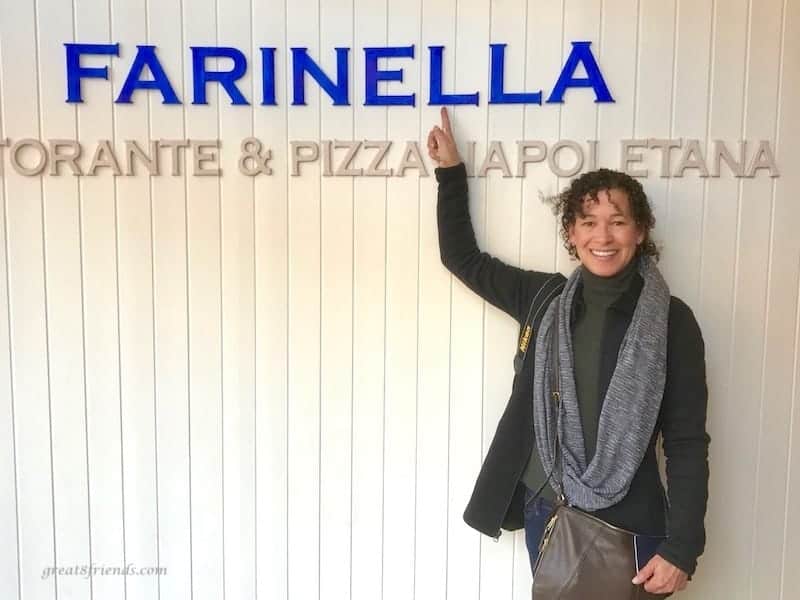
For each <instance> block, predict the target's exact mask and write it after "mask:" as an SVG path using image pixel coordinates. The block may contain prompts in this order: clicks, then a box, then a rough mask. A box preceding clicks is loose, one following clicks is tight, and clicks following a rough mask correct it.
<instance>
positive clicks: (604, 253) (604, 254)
mask: <svg viewBox="0 0 800 600" xmlns="http://www.w3.org/2000/svg"><path fill="white" fill-rule="evenodd" d="M589 252H591V253H592V256H596V257H597V258H611V257H612V256H614V255H615V254H616V253H617V252H618V250H589Z"/></svg>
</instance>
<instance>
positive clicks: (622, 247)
mask: <svg viewBox="0 0 800 600" xmlns="http://www.w3.org/2000/svg"><path fill="white" fill-rule="evenodd" d="M582 209H583V214H579V215H576V217H575V222H574V223H572V224H571V225H570V226H569V242H570V244H572V245H573V246H575V251H576V252H577V254H578V258H579V259H580V261H581V264H583V266H584V267H585V268H587V269H589V271H590V272H592V273H594V274H595V275H598V276H600V277H611V276H612V275H616V274H617V273H619V272H620V271H622V270H623V269H624V268H625V267H626V266H627V265H628V263H630V262H631V260H633V258H634V257H635V256H636V248H637V246H638V245H639V244H641V243H642V241H643V240H644V232H643V231H642V228H641V227H639V226H638V225H637V224H636V222H635V221H634V219H633V216H632V215H631V207H630V202H629V201H628V195H627V194H626V193H625V192H624V191H622V190H619V189H616V188H612V189H610V190H599V191H598V192H597V201H596V202H595V201H594V200H593V199H592V198H591V196H588V195H587V196H586V197H585V198H584V199H583V207H582Z"/></svg>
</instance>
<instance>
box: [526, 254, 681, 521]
mask: <svg viewBox="0 0 800 600" xmlns="http://www.w3.org/2000/svg"><path fill="white" fill-rule="evenodd" d="M638 268H639V273H640V274H641V276H642V278H643V279H644V287H643V288H642V292H641V295H640V296H639V301H638V303H637V305H636V309H635V311H634V313H633V318H632V320H631V323H630V326H629V327H628V330H627V332H626V334H625V337H624V338H623V339H622V344H621V345H620V349H619V355H618V357H617V366H616V369H615V370H614V374H613V375H612V377H611V382H610V383H609V386H608V391H607V393H606V397H605V401H604V403H603V408H602V410H601V412H600V421H599V425H598V431H597V450H596V452H595V455H594V457H593V458H592V461H591V462H590V463H589V464H587V463H586V451H585V449H584V444H583V427H582V425H581V418H580V412H579V408H578V398H577V393H576V391H575V377H574V373H573V368H572V354H573V353H572V331H571V327H570V313H571V308H572V302H573V299H574V296H575V291H576V290H577V289H578V282H579V281H580V280H581V273H582V271H583V267H582V266H581V267H578V268H577V269H575V271H574V272H573V274H572V276H571V277H570V278H569V279H568V280H567V282H566V284H565V286H564V290H563V291H562V292H561V301H560V302H559V303H558V306H559V320H558V325H559V360H560V371H561V373H560V378H561V379H560V386H561V403H560V411H559V413H560V414H558V415H557V414H556V409H555V403H554V401H553V399H552V396H551V394H550V392H551V390H550V387H551V385H550V382H551V377H550V372H551V368H552V361H551V356H550V352H551V345H552V344H551V338H552V328H553V324H554V321H555V307H556V303H555V302H553V303H551V304H550V306H549V307H548V309H547V312H546V313H545V315H544V318H543V319H542V323H541V326H540V328H539V332H538V334H537V337H536V355H535V363H534V364H535V370H534V381H533V411H534V423H535V427H536V445H537V449H538V450H539V458H540V459H541V461H542V466H543V467H544V471H545V473H550V472H551V470H552V468H553V462H554V456H553V450H554V447H555V440H556V428H558V431H559V434H560V440H559V446H560V450H561V466H560V467H558V469H559V470H561V471H562V477H558V474H557V473H555V474H554V475H553V477H551V478H550V485H551V486H552V487H553V489H554V490H555V491H556V492H561V489H560V485H559V484H560V483H561V481H559V479H561V480H563V486H564V488H563V494H564V496H565V497H566V499H567V501H568V502H569V504H571V505H573V506H577V507H579V508H582V509H585V510H598V509H601V508H606V507H609V506H612V505H613V504H616V503H617V502H619V501H620V500H622V499H623V498H624V497H625V495H626V494H627V493H628V488H629V487H630V485H631V480H632V479H633V476H634V475H635V473H636V471H637V469H638V468H639V464H640V463H641V462H642V458H643V457H644V453H645V451H646V450H647V447H648V445H649V443H650V438H651V436H652V434H653V429H654V427H655V424H656V420H657V418H658V412H659V409H660V407H661V398H662V396H663V394H664V382H665V380H666V371H667V316H668V313H669V302H670V293H669V288H668V287H667V283H666V282H665V281H664V278H663V277H662V276H661V273H660V272H659V270H658V268H657V267H656V266H655V264H654V263H653V262H652V261H651V260H650V259H649V258H647V257H644V258H642V259H640V260H639V265H638Z"/></svg>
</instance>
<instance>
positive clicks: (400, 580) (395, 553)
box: [379, 0, 430, 600]
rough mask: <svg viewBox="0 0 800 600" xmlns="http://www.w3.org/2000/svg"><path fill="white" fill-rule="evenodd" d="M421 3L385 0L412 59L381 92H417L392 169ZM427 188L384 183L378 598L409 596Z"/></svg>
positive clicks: (391, 128)
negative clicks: (422, 207) (410, 99)
mask: <svg viewBox="0 0 800 600" xmlns="http://www.w3.org/2000/svg"><path fill="white" fill-rule="evenodd" d="M421 16H422V15H421V4H420V3H419V2H406V1H405V0H390V1H389V2H387V7H386V20H387V35H386V45H387V46H400V47H403V46H408V45H413V46H414V56H415V58H414V59H413V60H412V59H410V58H398V59H393V60H391V61H385V62H386V63H388V64H387V67H386V68H390V69H402V70H403V83H402V84H400V83H383V84H379V91H380V92H381V93H382V94H409V93H412V92H413V93H414V94H415V106H404V107H401V108H397V109H396V110H391V111H389V110H387V111H386V112H387V116H386V118H387V125H386V136H385V139H387V140H397V142H395V143H394V144H393V146H394V147H393V148H392V151H391V152H390V154H389V155H388V158H387V160H388V161H389V164H385V165H383V166H384V167H385V168H388V169H396V167H397V165H398V164H399V161H400V159H401V157H402V153H403V149H404V147H405V141H406V140H414V141H416V140H417V139H418V137H419V129H420V116H421V111H420V109H419V105H420V104H421V103H424V102H425V99H424V95H425V94H424V93H423V91H422V90H423V87H424V86H423V85H422V82H421V81H420V61H422V60H424V55H425V53H424V51H423V49H422V48H420V46H419V43H418V41H419V32H420V18H421ZM422 184H424V185H430V179H429V178H424V179H420V176H419V172H418V171H416V170H407V171H405V172H404V174H403V176H394V177H389V178H388V179H387V181H386V355H385V364H386V403H385V423H386V428H385V432H384V439H385V444H384V488H383V489H384V538H383V539H384V550H383V561H384V581H383V589H384V593H383V598H384V599H386V600H405V599H406V598H413V597H414V545H415V542H416V537H415V533H416V532H415V529H414V527H413V523H414V521H415V519H416V510H415V509H416V507H415V502H414V500H415V497H416V493H415V491H416V490H415V487H416V482H415V473H414V465H415V458H416V425H417V339H418V332H417V318H418V317H417V314H418V313H417V290H418V281H419V264H418V248H419V203H418V200H417V199H418V198H419V189H420V185H422Z"/></svg>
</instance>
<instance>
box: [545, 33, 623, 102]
mask: <svg viewBox="0 0 800 600" xmlns="http://www.w3.org/2000/svg"><path fill="white" fill-rule="evenodd" d="M591 45H592V42H572V52H570V53H569V56H568V57H567V62H565V63H564V68H563V69H561V74H560V75H559V76H558V81H556V85H555V87H553V92H552V93H551V94H550V97H549V98H548V99H547V102H563V101H564V92H565V91H566V90H567V88H571V87H590V88H592V89H594V95H595V100H594V101H595V102H614V99H613V98H612V97H611V92H609V91H608V86H607V85H606V82H605V80H604V79H603V75H602V74H601V73H600V67H599V66H597V61H596V60H595V59H594V55H593V54H592V50H591V48H590V47H589V46H591ZM580 63H583V67H584V68H585V69H586V77H581V78H580V79H579V78H577V77H574V74H575V69H577V68H578V65H579V64H580Z"/></svg>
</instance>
